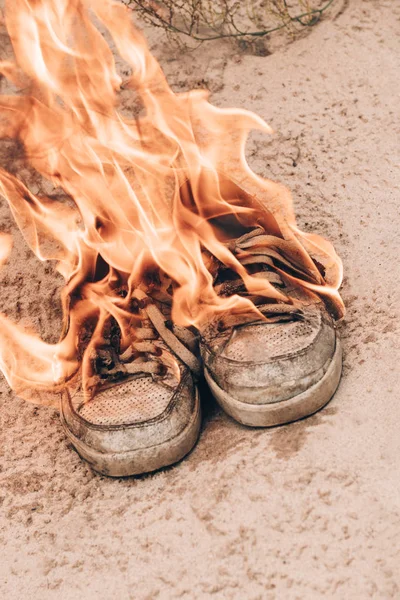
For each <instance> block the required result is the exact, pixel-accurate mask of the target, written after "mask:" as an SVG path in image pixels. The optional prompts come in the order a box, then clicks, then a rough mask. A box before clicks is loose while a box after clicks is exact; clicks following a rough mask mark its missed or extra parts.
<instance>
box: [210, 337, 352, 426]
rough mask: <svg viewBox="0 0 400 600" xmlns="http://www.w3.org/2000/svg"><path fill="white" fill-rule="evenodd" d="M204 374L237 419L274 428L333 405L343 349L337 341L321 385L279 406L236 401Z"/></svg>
mask: <svg viewBox="0 0 400 600" xmlns="http://www.w3.org/2000/svg"><path fill="white" fill-rule="evenodd" d="M204 374H205V378H206V381H207V383H208V385H209V388H210V390H211V392H212V394H213V396H214V397H215V399H216V400H217V402H218V403H219V404H220V406H221V407H222V408H223V409H224V411H225V412H226V413H228V415H230V416H231V417H232V418H233V419H235V420H236V421H239V423H242V424H243V425H249V426H250V427H274V426H276V425H283V424H284V423H290V422H291V421H297V420H298V419H302V418H304V417H308V416H309V415H312V414H314V413H315V412H317V411H318V410H320V409H321V408H322V407H324V406H325V405H326V404H327V403H328V402H329V400H330V399H331V398H332V396H333V395H334V393H335V391H336V389H337V387H338V385H339V381H340V377H341V374H342V347H341V344H340V341H339V340H338V339H337V340H336V349H335V353H334V355H333V357H332V361H331V363H330V365H329V367H328V369H327V371H326V372H325V374H324V376H323V377H322V378H321V379H320V380H319V381H318V382H317V383H315V384H314V385H313V386H312V387H310V388H309V389H308V390H306V391H305V392H302V393H301V394H298V395H297V396H293V397H292V398H288V399H287V400H282V401H280V402H276V403H269V404H261V405H260V404H247V403H246V402H241V401H239V400H236V399H235V398H233V397H232V396H230V395H229V394H227V393H226V392H225V391H224V390H223V389H222V388H220V387H219V386H218V385H217V384H216V382H215V381H214V379H213V378H212V377H211V375H210V373H209V371H208V370H207V369H206V368H205V369H204Z"/></svg>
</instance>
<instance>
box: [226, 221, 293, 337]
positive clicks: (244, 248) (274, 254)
mask: <svg viewBox="0 0 400 600" xmlns="http://www.w3.org/2000/svg"><path fill="white" fill-rule="evenodd" d="M227 246H228V248H229V249H230V250H231V252H232V253H233V254H235V256H236V258H237V259H238V260H239V262H240V263H241V264H242V265H243V266H250V265H259V266H260V270H259V271H256V272H255V273H253V277H257V278H260V279H265V280H266V281H268V282H269V283H271V284H273V285H277V286H283V285H284V282H283V280H282V278H281V277H280V275H279V274H278V273H276V272H275V271H270V270H264V268H263V267H264V266H266V267H267V268H268V267H270V268H274V266H275V263H274V260H276V261H279V262H280V263H281V264H282V265H285V266H286V267H288V268H290V270H291V271H295V272H296V273H297V274H298V275H304V273H303V271H301V270H300V269H299V268H297V267H296V266H295V265H293V263H291V262H290V261H289V260H287V259H286V258H285V257H284V256H283V255H282V253H283V252H289V253H290V251H291V249H292V248H291V242H288V241H287V240H283V239H281V238H278V237H276V236H272V235H267V234H266V233H265V230H264V229H263V228H262V227H257V228H255V229H253V230H252V231H250V232H248V233H245V234H244V235H242V236H241V237H239V238H237V239H236V240H233V241H231V242H229V243H228V244H227ZM277 250H280V252H278V251H277ZM215 290H216V292H217V293H218V294H219V295H222V296H226V295H232V294H235V293H238V294H245V295H246V296H247V297H249V299H251V300H252V301H253V302H254V304H255V305H256V306H257V309H258V311H259V312H261V313H262V314H263V315H264V316H265V315H268V317H267V318H268V321H269V322H274V321H287V320H292V319H293V318H301V316H302V314H303V311H302V310H301V308H300V307H299V306H298V305H296V304H290V303H283V302H280V303H274V302H263V301H262V299H260V297H254V296H253V297H252V296H249V295H248V294H247V292H246V290H245V286H244V283H243V280H242V279H241V278H236V279H233V280H229V281H225V282H223V283H220V284H217V285H216V286H215ZM243 318H244V320H245V321H246V322H249V320H248V317H243ZM237 319H238V317H237V316H236V315H235V316H229V315H228V316H226V317H225V318H224V319H223V320H222V323H221V328H225V327H229V326H230V325H231V324H233V323H235V324H236V323H237Z"/></svg>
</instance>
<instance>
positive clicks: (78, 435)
mask: <svg viewBox="0 0 400 600" xmlns="http://www.w3.org/2000/svg"><path fill="white" fill-rule="evenodd" d="M134 298H135V301H136V303H137V306H138V309H137V312H138V315H140V317H141V322H142V325H141V326H140V327H137V328H136V330H135V333H134V336H133V337H134V341H133V342H132V344H131V346H130V347H129V348H128V349H127V350H125V352H124V353H123V354H122V355H118V353H117V352H116V351H115V348H113V347H112V346H110V347H109V348H103V349H101V350H99V351H98V352H97V355H96V357H94V364H95V375H94V377H93V379H94V380H96V382H97V385H96V391H95V393H94V394H91V396H90V397H89V398H88V396H87V392H83V391H82V389H81V388H79V389H78V390H77V391H75V392H74V393H69V392H64V394H63V395H62V399H61V421H62V424H63V426H64V429H65V431H66V433H67V436H68V438H69V439H70V441H71V443H72V444H73V446H74V447H75V449H76V450H77V451H78V453H79V454H80V455H81V457H82V458H84V459H85V460H87V461H88V463H90V465H91V466H92V467H93V468H94V469H95V470H96V471H98V472H100V473H103V474H104V475H110V476H114V477H117V476H126V475H136V474H140V473H146V472H150V471H154V470H156V469H159V468H161V467H165V466H167V465H171V464H173V463H175V462H177V461H178V460H180V459H181V458H183V457H184V456H185V455H186V454H187V453H188V452H189V451H190V450H191V449H192V447H193V446H194V444H195V443H196V441H197V438H198V435H199V429H200V403H199V394H198V391H197V388H196V385H195V378H196V377H197V376H198V375H199V371H200V366H199V362H198V360H197V358H196V356H195V354H194V352H193V351H194V344H195V339H194V336H193V334H192V333H191V332H190V331H188V330H184V329H183V328H173V327H172V326H171V325H170V324H169V323H168V321H167V320H166V319H165V316H164V314H163V313H162V312H161V311H160V310H159V308H158V307H157V306H156V304H155V303H154V302H153V301H152V299H151V298H149V297H148V296H147V295H146V294H145V293H144V292H143V291H141V290H136V291H135V292H134ZM190 347H191V349H189V348H190ZM192 350H193V351H192ZM99 381H100V384H99V383H98V382H99Z"/></svg>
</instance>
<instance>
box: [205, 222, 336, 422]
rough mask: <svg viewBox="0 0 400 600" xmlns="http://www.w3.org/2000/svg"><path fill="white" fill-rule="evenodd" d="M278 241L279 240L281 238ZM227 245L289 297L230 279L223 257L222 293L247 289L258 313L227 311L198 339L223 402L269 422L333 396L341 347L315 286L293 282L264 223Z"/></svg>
mask: <svg viewBox="0 0 400 600" xmlns="http://www.w3.org/2000/svg"><path fill="white" fill-rule="evenodd" d="M267 238H268V239H267ZM276 241H277V244H280V245H282V240H281V239H279V240H278V239H277V240H276ZM272 246H273V244H272ZM230 247H231V250H232V251H233V253H234V254H235V255H236V257H237V258H238V259H239V261H240V262H241V263H242V264H245V265H248V266H251V269H252V273H253V275H256V276H257V277H261V278H265V280H267V281H268V282H270V283H272V284H273V285H274V286H276V287H277V288H278V289H279V288H280V289H281V291H282V292H284V293H285V295H287V296H289V297H290V298H291V303H273V301H272V302H271V301H269V300H266V299H265V298H263V297H251V296H250V295H249V294H247V293H246V290H245V288H244V286H243V282H242V280H241V279H240V280H238V279H237V276H236V279H229V274H228V275H227V274H226V273H225V274H224V272H223V267H222V265H221V272H222V273H219V274H218V279H217V281H216V284H217V285H216V289H217V290H218V292H219V294H220V295H221V296H230V295H232V294H233V293H239V294H241V295H247V296H248V297H249V298H250V299H251V300H252V302H253V303H254V304H255V305H257V309H258V311H259V314H258V315H257V314H256V313H255V312H254V311H249V312H248V313H246V314H233V313H232V312H231V313H226V314H222V315H219V316H218V318H215V319H214V320H213V321H212V322H210V323H208V324H207V327H205V328H204V329H203V331H202V339H201V343H200V346H201V354H202V358H203V362H204V373H205V377H206V380H207V382H208V385H209V387H210V390H211V392H212V394H213V395H214V396H215V398H216V400H217V401H218V402H219V404H220V405H221V407H222V408H223V409H224V410H225V411H226V412H227V413H228V414H229V415H231V416H232V417H233V418H234V419H236V420H237V421H239V422H240V423H243V424H245V425H250V426H254V427H269V426H273V425H280V424H283V423H287V422H290V421H294V420H296V419H300V418H302V417H306V416H307V415H311V414H312V413H314V412H316V411H317V410H319V409H320V408H322V407H323V406H324V405H325V404H326V403H327V402H328V401H329V400H330V398H331V397H332V395H333V394H334V392H335V390H336V388H337V386H338V384H339V380H340V376H341V370H342V351H341V345H340V341H339V339H338V336H337V332H336V329H335V325H334V322H333V320H332V318H331V317H330V315H329V314H328V312H327V310H326V309H325V307H324V304H323V303H322V302H321V301H320V300H319V299H318V298H317V297H316V296H315V295H314V294H310V293H308V292H307V291H306V290H303V289H302V288H301V287H298V286H296V288H294V287H293V286H292V285H291V283H290V278H287V277H285V275H284V273H283V270H282V268H284V267H285V263H286V267H288V268H289V269H293V265H291V264H290V263H289V262H288V261H287V259H285V257H284V254H283V255H282V254H280V253H278V252H276V250H273V249H272V250H271V236H266V235H265V232H264V230H263V229H262V228H257V229H254V230H253V231H251V232H249V233H246V234H245V235H243V236H241V237H240V238H238V239H237V240H235V241H234V242H233V243H231V244H230ZM277 266H278V269H276V267H277ZM292 272H293V271H292ZM230 276H232V274H230ZM218 281H219V283H218ZM292 281H293V279H292Z"/></svg>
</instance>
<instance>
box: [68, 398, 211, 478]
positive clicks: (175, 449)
mask: <svg viewBox="0 0 400 600" xmlns="http://www.w3.org/2000/svg"><path fill="white" fill-rule="evenodd" d="M60 419H61V423H62V425H63V428H64V430H65V433H66V434H67V436H68V439H69V440H70V442H71V443H72V445H73V446H74V448H75V449H76V451H77V452H78V454H79V455H80V456H81V458H83V459H84V460H86V461H87V462H88V463H89V464H90V466H91V467H92V468H93V469H94V470H95V471H97V472H98V473H101V474H102V475H107V476H109V477H127V476H130V475H142V474H144V473H150V472H152V471H157V470H158V469H161V468H162V467H167V466H169V465H172V464H174V463H176V462H178V461H179V460H181V459H182V458H183V457H184V456H186V454H188V453H189V452H190V451H191V450H192V448H193V447H194V445H195V444H196V442H197V440H198V437H199V432H200V425H201V409H200V398H199V392H198V390H197V389H196V400H195V410H194V412H193V415H192V418H191V420H190V421H189V423H188V424H187V426H186V427H185V429H184V430H183V431H181V432H180V433H179V435H177V436H176V437H174V438H172V439H170V440H167V441H166V442H163V443H161V444H156V445H154V446H149V447H147V448H137V449H132V450H130V451H128V452H113V453H111V452H109V453H103V452H99V451H97V450H95V449H94V448H92V447H90V446H88V445H87V444H85V443H83V442H82V441H81V440H80V439H79V438H77V437H76V436H75V435H74V434H73V433H72V432H71V430H70V429H69V427H68V424H67V423H66V421H65V418H64V414H63V410H62V405H61V410H60Z"/></svg>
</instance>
